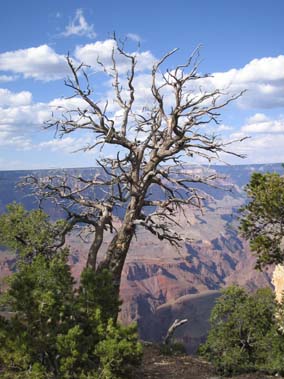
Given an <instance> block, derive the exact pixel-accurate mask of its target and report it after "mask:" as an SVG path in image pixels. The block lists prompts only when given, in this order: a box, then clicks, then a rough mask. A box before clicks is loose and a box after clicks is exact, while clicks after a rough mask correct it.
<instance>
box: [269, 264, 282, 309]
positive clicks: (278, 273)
mask: <svg viewBox="0 0 284 379" xmlns="http://www.w3.org/2000/svg"><path fill="white" fill-rule="evenodd" d="M272 283H273V285H274V288H275V296H276V300H277V301H278V302H279V303H280V302H281V300H282V296H283V291H284V265H280V264H279V265H277V266H276V267H275V269H274V271H273V275H272Z"/></svg>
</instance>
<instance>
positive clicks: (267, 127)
mask: <svg viewBox="0 0 284 379" xmlns="http://www.w3.org/2000/svg"><path fill="white" fill-rule="evenodd" d="M241 131H242V132H244V133H284V118H278V119H270V118H269V117H267V116H266V115H264V114H262V113H256V114H255V115H254V116H252V117H250V118H249V119H248V122H247V124H246V125H244V126H243V127H242V128H241Z"/></svg>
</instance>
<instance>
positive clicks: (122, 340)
mask: <svg viewBox="0 0 284 379" xmlns="http://www.w3.org/2000/svg"><path fill="white" fill-rule="evenodd" d="M111 283H112V281H111V276H110V273H109V272H107V271H105V272H102V273H101V274H99V275H95V274H94V273H93V272H92V271H91V270H89V269H86V270H84V271H83V273H82V277H81V285H80V288H79V289H78V290H75V289H74V281H73V278H72V276H71V273H70V269H69V266H68V265H67V251H61V252H58V253H57V254H56V255H55V256H54V257H53V258H48V257H46V256H44V255H43V254H37V255H36V256H35V258H34V259H33V260H32V262H31V263H29V264H27V263H24V262H22V263H21V264H20V265H19V271H18V272H17V273H15V274H14V275H12V277H11V279H10V283H9V289H8V291H7V293H6V294H4V295H2V302H4V303H5V305H6V308H9V309H10V310H11V311H12V312H13V314H14V315H13V317H12V318H11V319H10V320H5V319H4V318H1V319H0V365H1V366H3V367H4V368H5V373H4V374H3V378H5V376H6V377H7V378H14V379H16V378H27V379H55V378H60V379H61V378H62V379H69V378H70V379H71V378H72V379H76V378H78V379H85V378H86V379H87V378H93V379H94V378H100V379H108V378H112V379H114V378H127V375H129V373H130V371H131V370H130V368H131V367H133V365H136V364H139V362H140V359H141V346H140V344H139V343H138V342H137V332H136V328H135V327H134V326H130V327H122V326H119V325H117V324H116V323H115V321H114V320H113V319H112V315H113V314H115V313H113V312H115V310H116V309H117V308H118V307H119V305H120V302H119V300H118V299H117V298H116V297H115V296H114V293H115V292H114V290H113V289H112V284H111Z"/></svg>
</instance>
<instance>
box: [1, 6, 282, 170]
mask: <svg viewBox="0 0 284 379" xmlns="http://www.w3.org/2000/svg"><path fill="white" fill-rule="evenodd" d="M73 37H80V38H83V39H85V40H84V42H82V41H83V40H80V43H75V44H74V47H73V50H72V51H70V56H71V57H72V59H73V60H74V61H75V62H78V63H79V62H83V63H84V64H86V65H89V66H90V67H91V68H90V69H89V74H90V78H91V80H92V83H93V85H94V87H95V90H96V91H95V94H94V96H95V97H96V101H99V100H104V99H108V100H109V104H110V105H109V109H110V111H111V112H112V114H113V117H119V110H118V108H117V106H116V104H115V102H114V101H113V99H112V95H111V89H112V88H111V81H110V80H109V79H108V80H106V79H105V80H103V79H102V70H103V69H102V66H101V65H100V64H99V63H98V61H100V62H103V64H104V66H105V67H110V66H111V63H112V62H111V55H112V52H113V49H114V48H115V44H116V42H115V41H114V40H113V39H110V38H106V39H98V35H97V31H95V26H94V25H93V24H90V23H88V22H87V20H86V18H85V15H84V12H83V10H82V9H77V10H76V11H75V14H74V17H73V18H72V19H71V20H69V22H68V23H67V24H66V25H65V27H64V29H63V30H62V31H61V32H60V33H59V35H58V38H62V39H65V38H73ZM127 37H128V40H129V42H130V43H129V52H130V53H131V54H135V55H136V57H137V61H138V63H137V67H136V73H137V74H136V77H135V82H134V85H135V88H136V91H137V92H136V96H135V98H136V104H137V105H136V106H137V109H139V107H143V105H145V104H147V101H148V99H149V98H150V95H151V94H150V92H151V91H150V86H149V85H150V82H151V68H152V66H153V64H154V63H155V61H156V60H157V57H156V54H155V51H151V50H150V49H147V50H143V49H142V47H140V46H138V45H139V44H140V41H141V40H143V36H142V37H140V35H138V34H136V33H132V32H129V33H128V34H127ZM126 46H128V45H126ZM159 58H160V57H159ZM117 67H118V70H119V71H120V72H122V73H124V74H126V73H127V70H128V65H127V62H126V61H125V59H124V58H123V57H122V56H117ZM68 74H69V69H68V66H67V63H66V57H65V56H64V54H62V53H59V52H57V48H56V46H55V47H54V46H50V45H49V44H48V43H46V44H42V45H38V46H30V47H26V48H21V49H16V50H10V51H4V52H1V53H0V151H1V159H0V169H2V170H4V169H27V168H47V167H54V166H57V167H62V166H70V167H71V166H82V165H86V166H92V165H93V164H94V163H95V155H96V154H97V153H98V152H97V151H94V152H93V153H92V154H88V155H89V156H87V158H83V159H82V160H81V159H78V156H77V158H76V156H75V155H74V154H72V155H71V154H70V153H71V152H73V151H75V150H79V149H80V148H81V147H83V146H84V145H85V144H86V143H91V141H92V136H91V135H90V134H88V135H87V136H83V135H81V134H80V133H78V136H76V137H73V136H72V137H70V136H67V137H65V138H63V139H56V138H54V133H52V132H50V131H43V130H42V125H43V124H44V122H45V121H47V120H49V119H50V117H51V113H52V112H57V110H58V107H61V109H63V108H64V109H66V110H68V109H74V108H77V107H84V106H85V104H83V103H82V100H79V99H76V98H69V99H64V98H62V97H60V96H58V95H57V94H56V95H54V97H52V94H51V95H50V100H48V101H42V100H41V101H39V100H38V99H37V98H38V97H40V96H39V95H38V94H37V92H36V91H38V88H40V90H41V91H45V90H48V88H49V86H52V85H54V83H55V84H56V85H57V83H59V84H60V86H61V88H62V87H63V84H62V82H63V80H64V78H66V77H67V76H68ZM96 78H97V79H96ZM30 83H33V84H32V85H31V87H32V89H30V88H29V85H30ZM34 83H35V85H34ZM8 84H13V90H12V89H9V88H8ZM18 84H19V85H18ZM59 84H58V85H59ZM122 84H123V83H122ZM17 85H18V87H17ZM198 86H201V87H202V88H203V90H214V89H217V88H219V89H222V90H225V91H228V92H230V93H239V92H240V91H243V90H246V92H245V93H244V94H243V96H241V97H240V98H239V99H238V100H236V101H235V102H234V104H232V105H230V107H229V109H228V110H224V116H223V123H222V125H219V126H218V127H216V129H214V131H215V132H217V133H218V134H220V135H221V136H222V137H223V138H224V139H225V140H229V139H235V138H241V137H243V136H248V135H249V136H251V137H252V138H251V139H249V140H246V141H245V142H243V143H242V144H241V145H236V147H235V149H236V150H237V151H238V152H243V153H245V154H246V155H247V156H248V159H247V160H245V161H239V160H238V161H236V160H234V161H231V162H232V163H239V164H240V163H268V162H279V161H280V162H281V161H284V149H283V146H284V115H283V107H284V55H278V56H264V57H261V58H255V59H253V60H251V61H248V62H247V63H246V64H245V65H244V66H243V67H239V68H234V67H232V68H231V69H229V70H227V71H223V72H222V71H220V72H215V73H212V74H211V75H210V76H208V78H206V79H203V80H202V81H201V82H200V83H199V84H198ZM17 88H21V89H17ZM23 88H25V89H24V90H23ZM189 90H191V91H195V89H194V88H191V89H189ZM69 95H70V93H69ZM149 101H150V100H149ZM169 103H170V100H169ZM12 152H14V156H15V159H12V158H11V157H12ZM21 153H22V154H24V153H25V154H26V155H25V156H26V160H25V161H24V160H21V159H20V157H21ZM82 154H84V153H82ZM17 157H18V159H17ZM66 162H69V163H66Z"/></svg>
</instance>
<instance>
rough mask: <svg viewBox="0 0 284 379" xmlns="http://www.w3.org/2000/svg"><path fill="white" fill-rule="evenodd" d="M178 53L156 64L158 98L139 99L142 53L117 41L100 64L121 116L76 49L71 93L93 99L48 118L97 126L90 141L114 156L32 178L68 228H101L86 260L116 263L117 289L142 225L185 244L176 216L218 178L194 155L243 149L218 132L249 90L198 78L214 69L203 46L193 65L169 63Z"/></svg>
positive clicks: (70, 128)
mask: <svg viewBox="0 0 284 379" xmlns="http://www.w3.org/2000/svg"><path fill="white" fill-rule="evenodd" d="M175 53H176V49H175V50H173V51H170V52H169V53H167V54H166V55H165V56H164V57H162V59H160V60H159V61H158V62H157V63H156V64H154V65H153V67H152V70H151V72H150V73H149V75H150V76H151V84H150V88H149V89H150V91H149V93H150V97H151V98H150V100H148V101H147V103H146V104H145V105H144V106H142V105H141V102H138V103H137V102H136V94H137V88H135V78H136V76H137V69H136V67H137V66H136V65H137V57H136V55H135V54H130V53H127V52H126V50H125V48H124V47H123V46H120V45H119V44H118V43H117V41H116V48H115V49H113V52H112V64H111V66H108V65H106V64H104V63H102V62H98V63H99V64H100V66H101V68H102V71H103V72H104V74H107V75H109V76H110V77H111V78H112V86H113V93H114V100H115V103H116V106H117V107H118V109H119V111H120V112H119V115H120V116H119V117H114V116H113V113H112V112H111V111H109V102H107V101H106V102H105V103H104V104H103V105H102V103H101V102H98V101H97V100H95V96H96V94H95V92H94V91H93V90H92V87H91V84H90V81H89V78H90V76H89V75H88V68H87V67H86V66H84V65H82V64H81V65H79V66H76V64H75V63H74V61H72V59H71V58H70V57H67V62H68V65H69V68H70V70H71V74H72V76H71V77H70V78H68V79H67V80H66V82H65V84H66V86H67V87H69V88H70V89H71V90H72V91H73V94H72V96H73V97H78V98H80V99H81V100H83V101H84V103H85V105H86V106H85V107H83V108H75V109H73V110H66V111H65V112H63V113H62V115H61V116H59V117H58V113H57V114H56V116H55V118H54V119H52V120H51V121H50V122H48V124H47V125H46V127H47V128H56V131H57V134H58V135H59V137H64V136H66V135H68V134H72V133H74V134H75V133H76V132H80V133H81V132H89V133H92V138H93V143H91V144H88V145H87V146H84V147H83V150H85V151H90V150H93V149H98V148H99V147H100V150H101V151H104V149H105V148H107V147H109V146H112V147H113V151H114V152H115V154H114V155H115V157H107V156H106V157H104V158H102V159H98V160H97V166H98V169H97V170H96V171H95V172H96V174H95V175H94V176H93V177H91V178H90V177H88V178H87V177H83V176H70V175H69V176H68V175H67V174H65V175H51V176H49V177H44V178H39V177H30V178H29V179H27V181H28V183H29V184H32V185H33V186H34V189H35V192H36V193H37V194H38V195H39V197H40V198H41V199H47V198H48V199H52V200H53V201H55V202H56V203H57V204H60V206H61V207H62V208H63V209H64V210H65V212H66V214H67V218H66V219H67V222H68V223H69V225H70V227H66V228H65V232H67V231H69V230H70V229H71V228H72V227H73V226H74V225H76V224H78V223H80V224H86V225H90V226H91V227H92V230H93V240H92V243H91V246H90V250H89V255H88V260H87V265H88V266H89V267H91V268H92V269H94V270H96V271H101V270H102V269H103V268H107V269H109V270H110V271H111V272H112V274H113V279H114V283H115V285H116V286H117V289H118V290H119V284H120V279H121V273H122V269H123V265H124V262H125V259H126V256H127V252H128V250H129V246H130V243H131V240H132V238H133V236H134V234H135V231H136V229H137V228H138V227H140V228H145V229H147V230H148V231H149V232H150V233H152V234H154V235H155V236H157V238H159V239H161V240H164V241H169V242H170V243H171V244H173V245H175V246H178V245H180V244H181V243H182V241H183V239H182V236H181V235H180V234H178V233H177V232H175V231H173V229H172V227H171V226H172V224H174V223H175V222H176V221H175V214H176V213H177V211H178V210H180V209H183V207H186V206H192V207H198V208H200V207H201V205H202V198H203V194H202V193H201V192H199V191H198V190H197V189H196V185H195V183H206V184H209V185H210V184H212V183H214V180H215V179H216V176H215V174H212V175H208V176H207V177H205V176H197V175H195V174H194V172H192V174H189V173H187V174H184V173H183V171H182V167H183V166H182V165H183V164H184V163H185V164H190V161H191V160H192V159H194V158H195V157H201V158H204V159H205V160H207V161H208V162H211V161H212V160H214V159H217V160H218V159H220V160H221V157H222V155H223V153H228V154H233V155H235V156H238V157H241V155H240V154H238V153H236V152H234V151H231V150H230V146H229V145H230V144H231V143H232V141H230V142H224V141H222V140H221V139H220V138H219V137H218V136H216V135H214V133H213V132H212V133H211V132H210V127H211V125H212V124H214V123H215V124H216V123H218V118H219V111H220V109H222V108H223V107H225V106H226V105H227V104H229V103H230V102H231V101H233V100H235V99H237V98H238V97H239V96H240V95H241V94H240V93H239V94H234V95H228V94H226V93H223V92H222V91H221V90H220V89H214V90H206V89H202V88H201V87H200V86H199V83H201V82H204V80H205V79H206V78H207V77H208V76H207V75H202V74H200V73H199V52H198V50H197V51H195V52H194V53H193V54H192V55H191V56H190V57H189V59H188V60H187V62H186V63H185V64H183V65H179V66H176V67H175V68H174V69H173V70H163V67H164V66H165V63H166V61H168V59H169V58H170V57H171V56H172V55H173V54H175ZM121 59H123V60H124V62H127V64H128V72H127V74H125V73H123V72H122V73H121V72H120V69H119V64H118V61H119V60H121ZM124 72H125V71H124ZM154 187H157V188H159V189H160V190H161V191H162V193H163V197H162V198H159V199H155V198H153V197H152V196H151V190H152V189H153V188H154ZM98 193H99V195H98ZM117 207H119V208H121V209H124V215H123V217H122V220H121V223H120V225H119V227H117V228H115V227H114V225H113V215H114V210H115V208H117ZM149 209H150V210H151V212H150V211H149ZM107 230H109V231H111V232H112V233H113V237H112V240H111V242H110V243H109V245H108V247H107V251H106V254H105V256H104V258H103V260H102V261H101V262H100V263H99V264H98V263H97V255H98V252H99V250H100V248H101V246H102V242H103V240H104V235H105V231H107ZM63 240H64V238H63ZM63 240H62V243H63Z"/></svg>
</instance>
